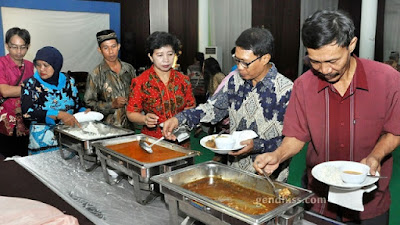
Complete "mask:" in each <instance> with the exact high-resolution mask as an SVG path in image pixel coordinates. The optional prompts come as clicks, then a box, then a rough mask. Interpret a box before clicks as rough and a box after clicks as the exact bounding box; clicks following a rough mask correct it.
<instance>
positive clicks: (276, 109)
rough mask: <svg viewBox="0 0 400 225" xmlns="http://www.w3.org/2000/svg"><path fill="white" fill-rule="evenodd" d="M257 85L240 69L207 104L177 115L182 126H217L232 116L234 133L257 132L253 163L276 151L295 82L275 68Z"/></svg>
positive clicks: (231, 124) (232, 130) (252, 153)
mask: <svg viewBox="0 0 400 225" xmlns="http://www.w3.org/2000/svg"><path fill="white" fill-rule="evenodd" d="M271 65H272V67H271V69H270V70H269V72H268V73H267V74H266V76H265V77H264V78H263V79H262V80H261V81H260V82H258V83H257V84H256V85H255V86H253V82H252V81H251V80H244V79H242V78H241V76H240V74H239V73H238V71H237V70H236V73H235V74H234V75H233V76H232V77H231V78H230V79H229V81H228V82H227V83H226V84H225V86H224V87H223V88H222V89H221V90H220V91H219V92H217V93H216V94H215V95H213V96H212V97H211V98H210V99H209V100H208V101H207V102H206V103H205V104H201V105H199V106H198V107H196V108H195V109H190V110H185V111H183V112H182V113H179V114H178V115H176V117H177V118H178V121H179V124H181V123H186V124H188V125H189V127H194V126H195V125H197V124H198V123H200V122H206V123H209V122H211V123H212V124H215V123H217V122H219V121H221V120H222V119H224V118H225V117H226V116H227V115H228V114H229V119H230V121H229V123H230V133H233V132H234V131H242V130H253V131H255V132H256V133H257V134H258V137H257V138H255V139H254V149H253V151H252V152H251V153H250V155H251V158H252V160H254V158H255V157H256V156H257V155H258V154H259V153H264V152H271V151H274V150H275V149H276V148H277V147H278V146H279V145H280V144H281V142H282V127H283V116H284V114H285V111H286V107H287V104H288V101H289V97H290V93H291V90H292V86H293V82H292V81H291V80H289V79H288V78H286V77H285V76H283V75H282V74H280V73H278V71H277V69H276V67H275V65H274V64H273V63H271Z"/></svg>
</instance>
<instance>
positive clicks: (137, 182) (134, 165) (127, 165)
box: [93, 134, 200, 204]
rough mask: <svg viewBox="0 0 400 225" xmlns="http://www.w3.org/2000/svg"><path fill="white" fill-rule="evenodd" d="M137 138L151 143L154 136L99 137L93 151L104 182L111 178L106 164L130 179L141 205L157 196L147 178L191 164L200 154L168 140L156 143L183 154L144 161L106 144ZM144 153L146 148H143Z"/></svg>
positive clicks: (136, 139)
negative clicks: (100, 167)
mask: <svg viewBox="0 0 400 225" xmlns="http://www.w3.org/2000/svg"><path fill="white" fill-rule="evenodd" d="M140 140H145V141H147V142H149V143H152V142H155V141H156V140H157V139H156V138H153V137H150V136H147V135H145V134H137V135H129V136H124V137H118V138H113V139H107V140H101V141H98V142H96V143H94V144H93V147H94V148H95V149H96V154H97V156H98V157H99V159H100V162H101V166H102V168H103V175H104V178H105V179H106V181H107V183H109V184H113V181H112V180H111V179H110V176H109V174H108V172H107V170H106V168H107V166H108V167H111V168H113V169H116V170H117V171H119V172H121V173H123V174H125V175H127V176H128V177H130V178H132V179H133V182H134V183H133V188H134V195H135V198H136V201H137V202H139V203H141V204H147V203H148V202H150V201H151V200H153V199H154V198H155V197H157V196H158V195H159V190H158V185H157V184H155V183H154V182H152V181H151V180H150V178H151V177H152V176H154V175H158V174H162V173H165V172H170V171H173V170H176V169H179V168H183V167H186V166H189V165H193V164H194V157H195V156H197V155H200V152H198V151H193V150H189V149H187V148H184V147H181V146H179V145H177V144H174V143H170V142H167V141H161V142H159V143H157V145H159V146H162V147H165V148H168V149H170V150H173V151H177V152H181V153H184V155H183V156H181V157H176V158H172V159H167V160H161V161H157V162H152V163H146V162H141V161H138V160H136V159H133V158H130V157H128V156H126V155H124V154H121V153H119V152H116V151H114V150H112V149H110V148H108V147H107V146H110V145H117V144H122V143H128V142H134V141H140ZM143 152H145V151H144V150H143ZM145 154H148V153H145ZM152 154H155V153H152Z"/></svg>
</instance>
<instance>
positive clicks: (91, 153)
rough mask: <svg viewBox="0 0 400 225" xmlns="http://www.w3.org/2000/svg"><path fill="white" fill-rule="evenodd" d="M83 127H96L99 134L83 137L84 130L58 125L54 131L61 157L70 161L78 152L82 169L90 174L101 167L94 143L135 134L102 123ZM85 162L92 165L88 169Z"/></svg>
mask: <svg viewBox="0 0 400 225" xmlns="http://www.w3.org/2000/svg"><path fill="white" fill-rule="evenodd" d="M81 126H82V128H85V127H88V126H95V127H96V128H98V132H99V133H98V134H96V135H82V134H81V133H82V128H79V127H70V126H66V125H58V126H57V127H56V128H55V129H54V131H55V134H56V135H57V136H58V144H59V146H60V153H61V157H62V158H63V159H66V160H68V159H70V158H71V156H74V155H75V153H76V152H77V153H78V156H79V160H80V163H81V165H82V167H83V168H84V169H85V170H86V171H88V172H89V171H92V170H93V169H95V168H96V167H97V166H98V165H99V162H98V159H97V156H96V152H95V149H94V148H93V143H94V142H96V141H99V140H104V139H109V138H115V137H121V136H126V135H132V134H134V133H135V132H134V131H132V130H128V129H124V128H119V127H116V126H113V125H108V124H105V123H102V122H82V123H81ZM79 131H81V132H79ZM64 150H67V151H68V152H72V154H71V156H70V155H68V156H67V155H66V154H65V153H64ZM85 162H91V163H92V165H91V166H89V167H87V166H86V164H85Z"/></svg>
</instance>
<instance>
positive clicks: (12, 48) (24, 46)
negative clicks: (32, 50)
mask: <svg viewBox="0 0 400 225" xmlns="http://www.w3.org/2000/svg"><path fill="white" fill-rule="evenodd" d="M8 47H9V48H10V49H11V50H13V51H17V50H21V51H26V50H27V49H28V46H26V45H14V44H8Z"/></svg>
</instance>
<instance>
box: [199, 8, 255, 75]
mask: <svg viewBox="0 0 400 225" xmlns="http://www.w3.org/2000/svg"><path fill="white" fill-rule="evenodd" d="M200 1H201V0H200ZM209 19H210V21H209V24H210V33H209V35H210V45H211V46H218V47H219V48H220V49H221V50H222V62H223V63H222V65H220V66H221V68H222V71H223V72H224V73H225V74H228V73H229V72H230V69H231V67H232V66H233V64H234V63H233V60H232V56H231V49H232V48H233V47H235V41H236V39H237V38H238V36H239V35H240V33H242V31H244V30H245V29H248V28H250V27H251V0H209Z"/></svg>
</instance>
